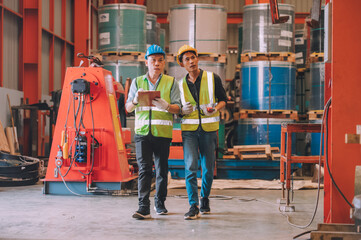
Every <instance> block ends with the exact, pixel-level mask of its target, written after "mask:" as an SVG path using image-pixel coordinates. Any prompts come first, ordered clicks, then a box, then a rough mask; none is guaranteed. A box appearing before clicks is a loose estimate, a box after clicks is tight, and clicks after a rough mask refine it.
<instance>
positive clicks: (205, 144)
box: [182, 127, 217, 205]
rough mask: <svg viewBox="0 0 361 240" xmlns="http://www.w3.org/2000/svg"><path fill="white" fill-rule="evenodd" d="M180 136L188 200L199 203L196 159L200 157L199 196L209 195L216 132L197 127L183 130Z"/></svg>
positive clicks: (191, 202) (214, 159)
mask: <svg viewBox="0 0 361 240" xmlns="http://www.w3.org/2000/svg"><path fill="white" fill-rule="evenodd" d="M182 138H183V151H184V165H185V178H186V188H187V193H188V201H189V204H190V205H193V204H194V203H195V204H197V205H199V200H198V186H197V170H198V159H200V161H201V167H202V188H201V197H209V195H210V193H211V187H212V182H213V171H214V165H215V161H216V153H215V151H216V146H217V132H216V131H214V132H205V131H203V130H202V128H201V127H199V128H198V129H197V130H196V131H183V132H182Z"/></svg>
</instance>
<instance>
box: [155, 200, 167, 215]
mask: <svg viewBox="0 0 361 240" xmlns="http://www.w3.org/2000/svg"><path fill="white" fill-rule="evenodd" d="M154 210H155V212H156V213H157V214H158V215H167V214H168V210H167V209H166V208H165V206H164V203H158V204H157V203H156V204H155V206H154Z"/></svg>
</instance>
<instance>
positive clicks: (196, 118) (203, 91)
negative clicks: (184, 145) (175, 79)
mask: <svg viewBox="0 0 361 240" xmlns="http://www.w3.org/2000/svg"><path fill="white" fill-rule="evenodd" d="M178 84H179V89H180V95H181V101H182V105H185V104H186V102H190V103H191V104H192V105H193V109H195V110H194V111H193V112H192V113H190V114H188V115H185V116H183V118H182V120H181V128H182V130H184V131H195V130H197V129H198V126H199V124H201V126H202V129H203V130H204V131H206V132H211V131H217V130H218V129H219V112H218V111H217V112H216V113H215V114H213V115H211V116H205V115H204V114H201V113H200V111H199V110H198V109H197V103H196V101H195V100H194V98H193V96H192V94H191V92H190V90H189V88H188V84H187V80H186V77H184V78H183V80H181V81H179V83H178ZM214 86H215V83H214V76H213V73H212V72H206V71H203V74H202V78H201V87H200V91H199V106H200V108H201V109H207V107H214V106H215V103H216V101H215V91H214Z"/></svg>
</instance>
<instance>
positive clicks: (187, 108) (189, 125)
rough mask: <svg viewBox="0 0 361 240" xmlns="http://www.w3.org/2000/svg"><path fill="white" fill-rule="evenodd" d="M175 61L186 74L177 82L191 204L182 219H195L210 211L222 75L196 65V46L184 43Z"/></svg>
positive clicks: (222, 102)
mask: <svg viewBox="0 0 361 240" xmlns="http://www.w3.org/2000/svg"><path fill="white" fill-rule="evenodd" d="M177 62H178V64H179V65H181V66H182V67H184V68H185V69H186V70H187V72H188V74H187V75H186V76H185V77H184V78H183V79H182V80H181V81H179V90H180V97H181V102H182V109H181V114H182V120H181V129H182V139H183V151H184V165H185V179H186V188H187V193H188V201H189V204H190V209H189V211H188V212H187V213H186V214H185V215H184V219H187V220H188V219H197V218H198V217H199V216H200V212H201V213H203V214H207V213H210V207H209V195H210V192H211V187H212V182H213V172H214V166H215V161H216V153H215V151H216V148H217V131H218V129H219V110H220V109H221V108H223V107H224V106H225V105H226V102H227V96H226V92H225V90H224V88H223V85H222V81H221V78H220V77H219V76H218V75H217V74H215V73H212V72H208V71H203V70H202V69H199V67H198V52H197V49H195V48H193V47H191V46H188V45H184V46H182V47H181V48H180V49H179V50H178V54H177ZM198 159H200V161H201V167H202V188H201V199H200V208H199V207H198V206H199V199H198V186H197V170H198Z"/></svg>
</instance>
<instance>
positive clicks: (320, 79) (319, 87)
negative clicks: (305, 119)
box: [309, 62, 325, 110]
mask: <svg viewBox="0 0 361 240" xmlns="http://www.w3.org/2000/svg"><path fill="white" fill-rule="evenodd" d="M310 73H311V89H310V101H309V110H322V109H323V106H324V92H325V64H324V63H323V62H317V63H311V64H310Z"/></svg>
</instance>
